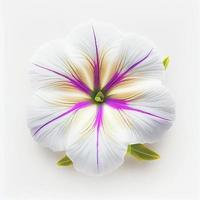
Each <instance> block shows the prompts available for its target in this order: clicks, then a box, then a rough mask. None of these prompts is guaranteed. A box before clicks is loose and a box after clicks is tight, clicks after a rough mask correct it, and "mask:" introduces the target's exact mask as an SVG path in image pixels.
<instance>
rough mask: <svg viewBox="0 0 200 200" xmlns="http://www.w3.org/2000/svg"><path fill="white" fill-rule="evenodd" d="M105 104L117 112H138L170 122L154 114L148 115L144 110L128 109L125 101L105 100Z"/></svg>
mask: <svg viewBox="0 0 200 200" xmlns="http://www.w3.org/2000/svg"><path fill="white" fill-rule="evenodd" d="M106 103H107V104H108V105H109V106H111V107H112V108H115V109H117V110H132V111H135V112H139V113H143V114H146V115H150V116H153V117H156V118H159V119H162V120H167V121H170V120H169V119H167V118H164V117H161V116H158V115H155V114H153V113H150V112H147V111H144V110H141V109H137V108H133V107H130V106H129V105H128V102H127V101H125V100H121V99H111V98H110V99H107V100H106Z"/></svg>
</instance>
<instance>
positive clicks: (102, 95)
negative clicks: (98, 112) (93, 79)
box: [94, 91, 105, 103]
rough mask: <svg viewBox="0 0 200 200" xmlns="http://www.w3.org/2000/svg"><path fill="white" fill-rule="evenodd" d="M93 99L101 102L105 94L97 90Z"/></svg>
mask: <svg viewBox="0 0 200 200" xmlns="http://www.w3.org/2000/svg"><path fill="white" fill-rule="evenodd" d="M94 100H95V101H96V102H97V103H103V102H104V100H105V96H104V94H103V93H102V92H101V91H99V92H97V94H96V95H95V97H94Z"/></svg>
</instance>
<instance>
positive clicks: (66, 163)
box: [57, 155, 72, 166]
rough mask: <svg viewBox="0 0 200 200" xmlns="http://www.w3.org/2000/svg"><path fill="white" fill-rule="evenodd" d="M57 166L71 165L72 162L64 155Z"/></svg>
mask: <svg viewBox="0 0 200 200" xmlns="http://www.w3.org/2000/svg"><path fill="white" fill-rule="evenodd" d="M57 165H58V166H69V165H72V161H71V160H70V159H69V158H68V157H67V156H66V155H65V156H64V157H63V158H62V159H60V160H59V161H58V162H57Z"/></svg>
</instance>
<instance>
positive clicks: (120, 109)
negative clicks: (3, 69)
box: [29, 22, 174, 174]
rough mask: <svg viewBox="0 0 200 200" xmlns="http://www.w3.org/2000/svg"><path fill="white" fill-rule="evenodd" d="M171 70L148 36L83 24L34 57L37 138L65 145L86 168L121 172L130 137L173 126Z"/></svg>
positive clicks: (148, 137) (143, 137)
mask: <svg viewBox="0 0 200 200" xmlns="http://www.w3.org/2000/svg"><path fill="white" fill-rule="evenodd" d="M163 71H164V68H163V64H162V60H161V58H160V57H159V55H158V52H157V50H156V47H155V46H154V45H153V44H152V43H151V42H149V41H147V40H146V39H144V38H141V37H139V36H136V35H130V34H129V35H127V34H122V33H121V32H120V31H118V30H117V29H116V28H114V27H112V26H111V25H107V24H101V23H97V22H93V23H92V24H91V23H88V24H85V25H81V26H79V27H78V28H76V29H75V30H73V31H72V32H71V33H70V34H69V35H68V37H67V38H65V39H62V40H56V41H53V42H50V43H49V44H47V45H44V46H42V47H41V48H40V49H39V51H38V52H37V53H36V55H35V56H34V57H33V59H32V66H31V78H32V85H33V105H32V107H31V112H30V118H29V127H30V129H31V132H32V135H33V137H34V139H35V140H36V141H37V142H39V143H40V144H42V145H44V146H46V147H49V148H50V149H52V150H54V151H65V152H66V154H67V155H68V156H69V157H70V159H71V160H72V161H73V165H74V167H75V169H76V170H78V171H80V172H83V173H86V174H104V173H108V172H111V171H113V170H114V169H116V168H118V167H119V166H120V165H121V164H122V163H123V161H124V156H125V154H126V152H127V146H128V145H129V144H136V143H152V142H155V141H157V140H158V139H159V138H160V137H161V136H162V135H163V133H164V132H165V131H166V130H167V129H168V128H169V127H170V126H171V125H172V122H173V119H174V104H173V101H172V99H171V97H170V95H169V93H168V90H167V89H166V88H165V87H164V86H163V85H162V82H161V80H162V75H163Z"/></svg>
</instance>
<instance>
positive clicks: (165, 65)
mask: <svg viewBox="0 0 200 200" xmlns="http://www.w3.org/2000/svg"><path fill="white" fill-rule="evenodd" d="M169 61H170V60H169V56H167V57H166V58H164V60H163V65H164V68H165V70H166V69H167V68H168V65H169Z"/></svg>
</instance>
